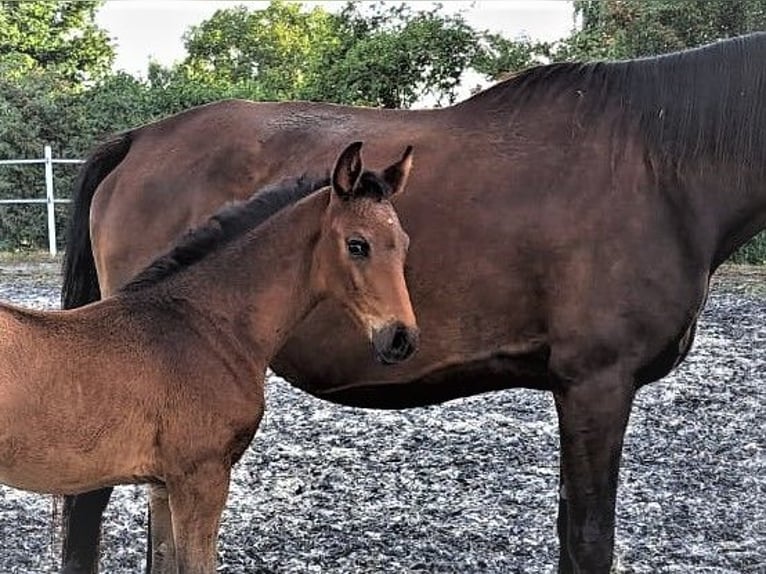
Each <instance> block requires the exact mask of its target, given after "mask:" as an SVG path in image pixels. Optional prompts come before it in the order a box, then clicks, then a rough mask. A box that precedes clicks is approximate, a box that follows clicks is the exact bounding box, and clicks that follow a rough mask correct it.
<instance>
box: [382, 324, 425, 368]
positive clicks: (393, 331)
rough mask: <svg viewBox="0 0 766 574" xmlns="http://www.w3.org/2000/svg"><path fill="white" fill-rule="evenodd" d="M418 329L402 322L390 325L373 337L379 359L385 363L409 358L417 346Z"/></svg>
mask: <svg viewBox="0 0 766 574" xmlns="http://www.w3.org/2000/svg"><path fill="white" fill-rule="evenodd" d="M417 340H418V334H417V330H413V329H409V328H407V326H405V325H404V324H402V323H396V324H393V325H388V326H386V327H384V328H383V329H381V330H380V331H378V332H377V333H376V335H375V336H374V337H373V343H374V345H375V348H376V351H377V355H378V359H379V360H380V361H381V362H382V363H385V364H391V363H399V362H401V361H404V360H405V359H407V358H409V357H410V355H412V354H413V353H414V352H415V349H416V348H417Z"/></svg>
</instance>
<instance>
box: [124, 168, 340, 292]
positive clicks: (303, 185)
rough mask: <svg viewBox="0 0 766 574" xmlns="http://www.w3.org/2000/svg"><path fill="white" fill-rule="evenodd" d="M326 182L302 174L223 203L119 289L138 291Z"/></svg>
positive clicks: (203, 255) (232, 238)
mask: <svg viewBox="0 0 766 574" xmlns="http://www.w3.org/2000/svg"><path fill="white" fill-rule="evenodd" d="M329 183H330V180H329V178H327V177H323V178H309V177H307V176H306V175H302V176H300V177H293V178H289V179H286V180H283V181H281V182H278V183H276V184H273V185H269V186H266V187H264V188H262V189H260V190H259V191H257V192H255V193H254V194H253V195H252V196H251V197H250V199H247V200H245V201H240V202H235V203H231V204H229V205H226V206H224V207H223V208H221V209H220V210H219V211H218V212H217V213H216V214H215V215H213V216H211V217H210V219H208V220H207V222H206V223H205V224H203V225H201V226H200V227H198V228H196V229H192V230H191V231H189V232H188V233H187V234H186V235H184V236H183V237H182V238H181V239H180V240H179V241H178V242H177V243H176V245H175V246H174V247H173V248H172V249H171V250H170V251H169V252H168V253H166V254H165V255H163V256H161V257H159V258H157V259H156V260H155V261H154V262H153V263H151V264H150V265H149V266H148V267H146V268H145V269H144V270H143V271H142V272H141V273H139V274H138V275H137V276H136V277H135V278H134V279H133V280H132V281H130V282H129V283H128V284H126V285H125V286H124V287H123V288H122V289H121V291H123V292H131V291H138V290H140V289H143V288H145V287H148V286H149V285H153V284H156V283H158V282H160V281H162V280H164V279H166V278H167V277H169V276H171V275H174V274H176V273H177V272H178V271H179V270H181V269H184V268H186V267H189V266H190V265H192V264H194V263H196V262H198V261H200V260H201V259H203V258H204V257H205V256H207V255H208V254H210V253H212V252H214V251H216V250H218V249H220V248H221V247H222V246H224V245H226V244H228V243H231V242H232V241H233V240H234V239H236V238H237V237H240V236H241V235H243V234H245V233H246V232H248V231H250V230H251V229H254V228H255V227H257V226H259V225H260V224H262V223H263V222H264V221H266V220H267V219H269V218H270V217H271V216H272V215H274V214H275V213H277V212H278V211H281V210H282V209H284V208H286V207H287V206H290V205H293V204H295V203H296V202H298V201H300V200H301V199H303V198H304V197H307V196H309V195H311V194H312V193H314V192H315V191H318V190H319V189H322V188H324V187H327V186H328V185H329Z"/></svg>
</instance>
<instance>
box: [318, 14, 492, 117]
mask: <svg viewBox="0 0 766 574" xmlns="http://www.w3.org/2000/svg"><path fill="white" fill-rule="evenodd" d="M339 24H340V26H339V40H340V41H339V42H338V43H337V44H336V45H335V49H334V50H331V51H328V52H326V53H325V54H324V58H323V60H322V66H321V70H323V71H324V73H323V74H316V76H315V82H314V84H313V85H312V90H310V91H308V94H307V95H308V96H309V97H310V98H312V99H320V100H331V101H342V102H346V103H352V104H359V105H370V106H380V107H386V108H399V107H409V106H411V105H412V104H414V103H415V102H416V101H418V100H419V99H421V98H423V97H424V96H427V95H428V96H431V97H433V98H434V99H435V100H436V101H437V102H443V101H447V102H452V101H454V98H455V92H456V88H457V86H458V85H459V83H460V78H461V76H462V74H463V72H464V71H465V70H466V69H468V68H469V67H470V66H471V65H472V64H473V62H474V60H475V58H476V56H477V54H478V47H479V46H478V45H479V42H478V39H479V35H478V34H477V32H476V31H475V30H473V29H472V28H471V27H470V26H469V25H468V24H467V23H466V22H465V19H464V18H463V16H462V15H461V14H457V15H452V16H450V15H444V14H443V13H442V12H441V6H440V5H435V6H434V7H433V8H432V9H430V10H417V11H415V10H413V9H412V8H411V7H410V6H408V5H404V4H401V5H396V6H385V5H383V4H382V3H380V4H374V5H372V6H369V5H367V6H364V5H362V4H360V3H354V2H349V3H348V4H347V5H346V7H345V8H344V9H343V11H341V13H340V14H339Z"/></svg>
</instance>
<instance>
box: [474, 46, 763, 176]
mask: <svg viewBox="0 0 766 574" xmlns="http://www.w3.org/2000/svg"><path fill="white" fill-rule="evenodd" d="M764 62H766V33H756V34H751V35H748V36H742V37H739V38H733V39H730V40H724V41H720V42H716V43H714V44H710V45H708V46H704V47H701V48H695V49H691V50H685V51H682V52H677V53H673V54H667V55H663V56H657V57H652V58H641V59H636V60H626V61H621V62H591V63H558V64H551V65H548V66H539V67H535V68H530V69H528V70H526V71H524V72H521V73H520V74H517V75H515V76H514V77H512V78H510V79H508V80H506V81H504V82H501V83H499V84H497V85H495V86H493V87H492V88H490V89H488V90H486V91H485V92H481V93H479V94H477V95H476V96H474V97H473V98H471V99H469V100H466V101H465V102H464V104H463V105H466V106H472V105H476V106H483V107H489V108H490V109H497V110H500V109H504V110H506V113H507V111H508V110H511V111H512V113H514V114H519V115H523V114H525V113H529V110H530V107H534V108H535V109H536V110H537V112H538V113H539V110H540V109H545V108H546V106H549V105H551V104H552V103H553V102H554V101H555V102H557V103H561V102H570V105H571V106H573V107H574V112H575V116H574V119H576V121H577V123H578V125H579V126H582V127H583V128H584V129H587V128H588V127H589V126H594V125H599V124H598V122H599V119H601V118H605V119H606V121H608V122H615V121H624V122H628V123H630V124H632V125H636V122H637V125H638V126H639V127H640V130H641V133H642V134H643V137H644V139H645V141H646V143H647V145H648V146H649V147H650V149H652V150H653V151H654V152H655V153H656V154H658V155H659V157H661V158H663V159H665V160H668V161H671V162H674V163H677V162H681V161H683V160H685V159H695V158H700V159H705V160H706V159H713V160H716V161H722V162H725V161H736V162H737V163H738V164H740V165H743V166H746V167H750V168H756V169H759V170H766V106H764V102H765V101H766V65H764ZM615 112H616V114H615Z"/></svg>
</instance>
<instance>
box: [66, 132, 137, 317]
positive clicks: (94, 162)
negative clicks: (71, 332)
mask: <svg viewBox="0 0 766 574" xmlns="http://www.w3.org/2000/svg"><path fill="white" fill-rule="evenodd" d="M131 143H132V137H131V134H130V132H124V133H121V134H118V135H116V136H114V137H113V138H112V139H110V140H108V141H106V142H104V143H102V144H101V145H99V146H98V147H97V148H96V149H95V150H93V152H91V154H90V156H89V157H88V159H87V161H86V162H85V164H84V165H83V166H82V168H81V169H80V173H79V175H78V176H77V182H76V183H75V187H74V190H73V196H72V199H73V204H72V211H71V217H70V219H69V227H68V229H67V240H66V251H65V253H64V263H63V267H62V275H63V284H62V286H61V307H62V308H63V309H73V308H75V307H82V306H83V305H86V304H88V303H92V302H93V301H98V300H99V299H100V298H101V290H100V289H99V287H98V277H97V275H96V263H95V261H94V259H93V251H92V249H91V243H90V206H91V203H92V202H93V196H94V195H95V193H96V188H98V185H99V184H100V183H101V182H102V181H103V179H104V178H105V177H106V176H107V175H109V173H110V172H111V171H112V170H113V169H114V168H115V167H117V165H118V164H119V163H120V162H121V161H122V160H123V159H125V156H126V155H128V151H129V150H130V145H131Z"/></svg>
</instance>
